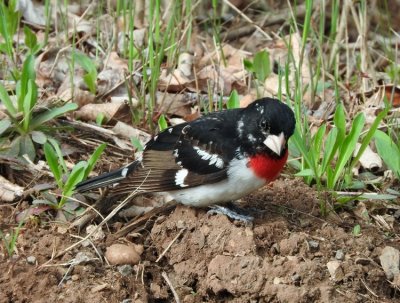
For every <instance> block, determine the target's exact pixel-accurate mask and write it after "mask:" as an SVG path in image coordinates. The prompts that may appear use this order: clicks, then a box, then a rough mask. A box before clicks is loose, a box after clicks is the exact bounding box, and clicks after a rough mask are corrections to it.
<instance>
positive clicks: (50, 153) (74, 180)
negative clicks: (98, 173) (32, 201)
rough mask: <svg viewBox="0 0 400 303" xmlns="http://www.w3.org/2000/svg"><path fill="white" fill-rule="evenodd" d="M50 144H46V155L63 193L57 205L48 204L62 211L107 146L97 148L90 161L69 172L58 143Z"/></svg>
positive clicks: (53, 141)
mask: <svg viewBox="0 0 400 303" xmlns="http://www.w3.org/2000/svg"><path fill="white" fill-rule="evenodd" d="M49 142H50V143H45V144H44V155H45V157H46V161H47V164H48V165H49V167H50V170H51V172H52V173H53V176H54V179H55V181H56V183H57V186H58V189H59V191H60V192H61V195H60V196H61V199H60V200H59V201H57V202H56V203H55V202H54V200H52V201H49V202H48V203H47V204H48V205H50V206H51V207H53V208H55V209H57V210H61V209H62V208H63V207H64V206H65V204H66V202H67V200H68V198H69V197H71V196H72V194H73V192H74V189H75V186H76V185H77V184H78V183H79V182H81V181H82V180H84V179H86V178H87V176H88V175H89V173H90V172H91V171H92V170H93V168H94V165H95V164H96V162H97V160H98V159H99V157H100V155H101V153H102V152H103V150H104V149H105V148H106V144H104V143H103V144H101V145H100V146H99V147H97V148H96V150H95V151H94V152H93V154H92V155H91V156H90V158H89V160H88V161H80V162H78V163H77V164H75V165H74V167H73V168H72V169H71V170H69V169H68V168H67V165H66V163H65V161H64V157H63V155H62V152H61V149H60V146H59V145H58V143H57V141H55V140H49Z"/></svg>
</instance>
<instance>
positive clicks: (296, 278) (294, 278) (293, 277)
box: [291, 274, 301, 286]
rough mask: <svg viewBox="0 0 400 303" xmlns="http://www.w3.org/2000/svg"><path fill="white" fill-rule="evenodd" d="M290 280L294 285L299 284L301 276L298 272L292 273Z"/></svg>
mask: <svg viewBox="0 0 400 303" xmlns="http://www.w3.org/2000/svg"><path fill="white" fill-rule="evenodd" d="M291 278H292V281H293V283H294V284H295V285H296V286H299V285H300V281H301V277H300V275H299V274H294V275H293V276H292V277H291Z"/></svg>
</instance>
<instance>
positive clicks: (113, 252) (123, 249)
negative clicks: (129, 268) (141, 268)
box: [105, 244, 143, 265]
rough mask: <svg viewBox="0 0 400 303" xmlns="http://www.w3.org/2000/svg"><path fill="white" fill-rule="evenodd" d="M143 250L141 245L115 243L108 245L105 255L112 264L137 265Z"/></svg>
mask: <svg viewBox="0 0 400 303" xmlns="http://www.w3.org/2000/svg"><path fill="white" fill-rule="evenodd" d="M142 252H143V246H141V245H136V246H132V245H125V244H113V245H111V246H109V247H107V250H106V253H105V257H106V258H107V260H108V262H110V264H111V265H123V264H130V265H135V264H138V263H139V261H140V255H141V254H142Z"/></svg>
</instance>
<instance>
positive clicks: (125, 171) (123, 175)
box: [121, 167, 128, 178]
mask: <svg viewBox="0 0 400 303" xmlns="http://www.w3.org/2000/svg"><path fill="white" fill-rule="evenodd" d="M127 174H128V168H127V167H125V168H124V169H122V171H121V176H122V177H124V178H125V177H126V175H127Z"/></svg>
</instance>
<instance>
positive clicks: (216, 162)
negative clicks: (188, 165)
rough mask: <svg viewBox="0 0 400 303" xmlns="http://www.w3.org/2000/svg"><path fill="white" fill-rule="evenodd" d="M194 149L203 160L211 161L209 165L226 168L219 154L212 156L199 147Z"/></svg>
mask: <svg viewBox="0 0 400 303" xmlns="http://www.w3.org/2000/svg"><path fill="white" fill-rule="evenodd" d="M193 148H194V150H195V151H196V152H197V154H198V155H199V156H200V157H201V159H202V160H205V161H209V163H208V164H209V165H215V166H216V167H218V168H220V169H222V168H224V160H222V159H221V158H220V157H219V156H218V155H217V154H210V153H208V152H206V151H204V150H202V149H200V148H199V147H197V146H195V147H193Z"/></svg>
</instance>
